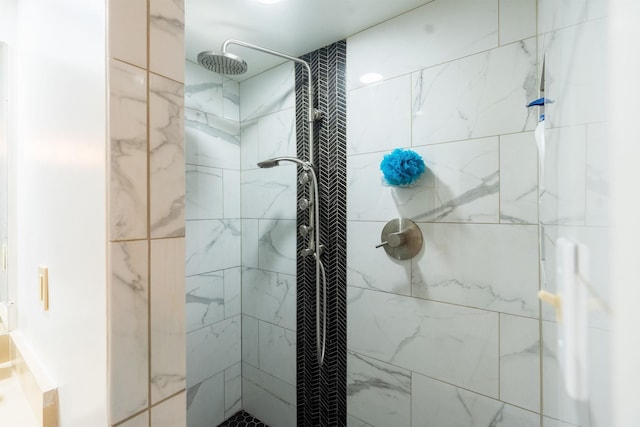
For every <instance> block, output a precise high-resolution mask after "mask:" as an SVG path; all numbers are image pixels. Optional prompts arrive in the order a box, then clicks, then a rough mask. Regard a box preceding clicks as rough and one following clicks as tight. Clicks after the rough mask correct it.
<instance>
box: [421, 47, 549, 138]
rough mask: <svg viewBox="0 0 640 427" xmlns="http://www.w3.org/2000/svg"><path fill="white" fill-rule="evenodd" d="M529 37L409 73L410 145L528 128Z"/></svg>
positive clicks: (531, 88)
mask: <svg viewBox="0 0 640 427" xmlns="http://www.w3.org/2000/svg"><path fill="white" fill-rule="evenodd" d="M535 40H536V39H535V38H531V39H527V40H523V41H521V42H518V43H512V44H509V45H506V46H503V47H500V48H497V49H492V50H489V51H486V52H483V53H479V54H476V55H473V56H470V57H466V58H463V59H460V60H457V61H453V62H449V63H446V64H443V65H438V66H436V67H432V68H427V69H425V70H422V71H419V72H415V73H413V74H412V81H413V111H412V113H413V122H412V123H413V145H414V146H418V145H427V144H434V143H438V142H445V141H454V140H461V139H469V138H479V137H484V136H491V135H498V134H504V133H513V132H523V131H525V130H533V128H534V127H535V124H536V122H537V120H536V118H537V117H536V114H535V112H534V111H531V110H529V109H527V108H525V107H524V106H525V105H526V104H527V102H528V101H530V100H532V99H535V98H536V97H537V94H538V91H537V89H538V86H537V85H538V80H537V67H536V60H537V56H536V41H535Z"/></svg>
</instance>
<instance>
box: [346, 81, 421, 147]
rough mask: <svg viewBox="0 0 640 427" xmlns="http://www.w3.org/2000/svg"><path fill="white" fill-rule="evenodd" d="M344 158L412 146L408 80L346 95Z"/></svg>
mask: <svg viewBox="0 0 640 427" xmlns="http://www.w3.org/2000/svg"><path fill="white" fill-rule="evenodd" d="M347 122H348V123H349V126H347V155H349V154H362V153H371V152H375V151H383V150H389V151H391V150H393V149H394V148H397V147H409V146H410V145H411V76H410V75H405V76H400V77H397V78H394V79H391V80H385V81H382V82H380V83H378V84H375V85H370V86H367V87H363V88H360V89H357V90H352V91H349V92H347Z"/></svg>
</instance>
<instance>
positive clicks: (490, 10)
mask: <svg viewBox="0 0 640 427" xmlns="http://www.w3.org/2000/svg"><path fill="white" fill-rule="evenodd" d="M497 46H498V2H497V1H496V0H453V1H446V2H442V1H433V2H430V3H427V4H426V5H424V6H422V7H419V8H417V9H414V10H412V11H411V12H408V13H406V14H404V15H400V16H398V17H396V18H393V19H390V20H388V21H386V22H383V23H382V24H379V25H376V26H374V27H372V28H370V29H368V30H366V31H363V32H361V33H358V34H356V35H354V36H352V37H349V38H348V40H347V58H349V60H348V62H347V74H348V75H347V89H353V88H355V87H359V86H362V85H363V83H361V82H360V76H362V75H363V74H366V73H372V72H375V73H379V74H381V75H382V76H384V78H386V79H389V78H393V77H396V76H400V75H404V74H407V73H411V72H414V71H417V70H420V69H423V68H427V67H431V66H434V65H437V64H441V63H444V62H448V61H452V60H455V59H457V58H462V57H464V56H468V55H471V54H474V53H477V52H482V51H485V50H487V49H491V48H495V47H497Z"/></svg>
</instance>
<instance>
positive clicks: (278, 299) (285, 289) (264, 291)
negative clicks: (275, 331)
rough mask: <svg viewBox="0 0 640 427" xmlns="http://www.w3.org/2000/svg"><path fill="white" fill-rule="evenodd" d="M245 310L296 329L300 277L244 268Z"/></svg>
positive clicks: (243, 302)
mask: <svg viewBox="0 0 640 427" xmlns="http://www.w3.org/2000/svg"><path fill="white" fill-rule="evenodd" d="M242 276H243V277H242V312H243V314H247V315H249V316H253V317H255V318H258V319H261V320H264V321H265V322H269V323H272V324H274V325H278V326H282V327H284V328H287V329H291V330H295V329H296V277H295V276H292V275H289V274H283V273H273V272H270V271H265V270H259V269H254V268H244V269H243V270H242Z"/></svg>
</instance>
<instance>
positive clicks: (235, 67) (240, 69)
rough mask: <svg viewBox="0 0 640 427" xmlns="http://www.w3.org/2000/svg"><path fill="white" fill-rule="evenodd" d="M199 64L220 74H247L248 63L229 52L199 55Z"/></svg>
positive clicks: (212, 52)
mask: <svg viewBox="0 0 640 427" xmlns="http://www.w3.org/2000/svg"><path fill="white" fill-rule="evenodd" d="M198 64H200V65H202V66H203V67H204V68H206V69H207V70H210V71H214V72H216V73H220V74H227V75H233V76H235V75H238V74H244V73H246V72H247V63H246V62H245V60H244V59H242V58H240V57H239V56H236V55H234V54H232V53H229V52H214V51H212V50H207V51H204V52H200V53H199V54H198Z"/></svg>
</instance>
